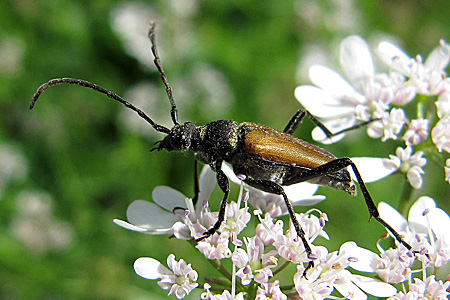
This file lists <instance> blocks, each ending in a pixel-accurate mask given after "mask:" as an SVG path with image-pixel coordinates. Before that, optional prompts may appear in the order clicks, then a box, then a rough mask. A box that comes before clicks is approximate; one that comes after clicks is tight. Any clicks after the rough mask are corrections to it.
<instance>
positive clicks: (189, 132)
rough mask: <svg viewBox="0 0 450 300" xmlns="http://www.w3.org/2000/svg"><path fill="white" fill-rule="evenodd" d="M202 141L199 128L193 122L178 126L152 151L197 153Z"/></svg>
mask: <svg viewBox="0 0 450 300" xmlns="http://www.w3.org/2000/svg"><path fill="white" fill-rule="evenodd" d="M200 141H201V138H200V129H199V127H196V126H195V125H194V124H193V123H192V122H185V123H183V124H176V125H175V126H174V127H173V128H172V129H171V130H170V132H169V133H168V134H167V136H166V137H165V138H164V139H163V140H162V141H159V142H157V143H158V146H157V147H155V148H153V149H151V151H153V150H157V151H160V150H162V149H166V150H167V151H182V150H193V151H197V150H198V148H199V144H200Z"/></svg>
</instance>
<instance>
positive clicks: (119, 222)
mask: <svg viewBox="0 0 450 300" xmlns="http://www.w3.org/2000/svg"><path fill="white" fill-rule="evenodd" d="M113 222H114V224H116V225H118V226H120V227H122V228H125V229H128V230H132V231H136V232H147V229H145V228H142V227H139V226H135V225H133V224H130V223H128V222H125V221H123V220H119V219H114V220H113Z"/></svg>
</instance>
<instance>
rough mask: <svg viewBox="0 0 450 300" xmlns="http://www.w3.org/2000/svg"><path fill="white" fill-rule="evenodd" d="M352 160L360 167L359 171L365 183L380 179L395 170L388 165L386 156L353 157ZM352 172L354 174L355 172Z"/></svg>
mask: <svg viewBox="0 0 450 300" xmlns="http://www.w3.org/2000/svg"><path fill="white" fill-rule="evenodd" d="M352 161H353V162H354V163H355V165H356V167H357V168H358V170H359V173H360V174H361V177H362V179H363V180H364V182H365V183H368V182H374V181H377V180H380V179H382V178H384V177H386V176H388V175H390V174H392V173H393V172H394V171H395V170H393V169H392V168H387V167H386V165H385V163H384V161H385V159H384V158H378V157H352ZM351 173H352V176H353V175H354V174H353V172H351Z"/></svg>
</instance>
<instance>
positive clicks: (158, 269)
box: [134, 257, 172, 280]
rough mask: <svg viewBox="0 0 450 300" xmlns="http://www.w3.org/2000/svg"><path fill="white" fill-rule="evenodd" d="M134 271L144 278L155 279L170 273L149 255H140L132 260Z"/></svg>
mask: <svg viewBox="0 0 450 300" xmlns="http://www.w3.org/2000/svg"><path fill="white" fill-rule="evenodd" d="M134 271H135V272H136V274H138V275H139V276H141V277H144V278H145V279H150V280H155V279H158V278H161V276H163V275H169V274H172V272H170V270H169V269H167V268H166V267H165V266H164V265H162V264H161V263H160V262H159V261H157V260H156V259H154V258H151V257H140V258H138V259H137V260H136V261H135V262H134Z"/></svg>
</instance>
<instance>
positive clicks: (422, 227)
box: [378, 196, 450, 268]
mask: <svg viewBox="0 0 450 300" xmlns="http://www.w3.org/2000/svg"><path fill="white" fill-rule="evenodd" d="M378 210H379V211H380V216H381V217H382V218H383V219H384V220H389V224H390V225H391V226H392V227H393V228H394V229H395V230H396V231H397V232H398V233H399V234H401V235H402V236H403V237H404V240H405V241H406V242H407V243H409V244H410V245H411V246H412V249H413V250H415V251H418V252H419V253H418V254H416V256H417V257H418V259H419V260H421V261H423V262H424V263H426V264H428V265H432V266H435V267H437V268H439V267H441V266H443V265H444V264H446V263H447V262H448V261H449V260H450V242H449V241H450V231H449V230H448V228H450V217H449V215H448V214H447V213H446V212H445V211H443V210H442V209H440V208H437V207H436V203H435V201H434V200H433V199H432V198H430V197H426V196H423V197H420V198H419V199H418V200H417V201H416V202H415V203H414V204H413V205H412V206H411V209H410V210H409V215H408V221H407V220H406V219H405V218H404V217H403V216H402V215H401V214H400V213H398V212H397V211H396V210H395V209H393V208H392V207H391V206H389V205H388V204H386V203H384V202H381V203H380V204H379V205H378ZM399 260H404V258H399Z"/></svg>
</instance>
